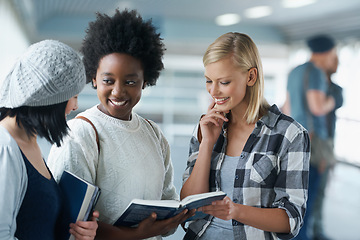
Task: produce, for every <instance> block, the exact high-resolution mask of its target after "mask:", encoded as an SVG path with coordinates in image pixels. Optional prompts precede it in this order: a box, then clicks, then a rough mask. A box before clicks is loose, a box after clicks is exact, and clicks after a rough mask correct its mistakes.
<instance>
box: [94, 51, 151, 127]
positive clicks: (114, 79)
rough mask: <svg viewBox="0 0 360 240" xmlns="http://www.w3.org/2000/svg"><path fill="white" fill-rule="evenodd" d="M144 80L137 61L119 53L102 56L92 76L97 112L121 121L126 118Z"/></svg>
mask: <svg viewBox="0 0 360 240" xmlns="http://www.w3.org/2000/svg"><path fill="white" fill-rule="evenodd" d="M144 83H145V82H144V71H143V67H142V65H141V62H140V61H139V60H137V59H136V58H134V57H132V56H130V55H127V54H123V53H112V54H109V55H106V56H104V57H103V58H102V59H101V60H100V63H99V67H98V69H97V72H96V78H95V79H93V85H94V87H96V89H97V95H98V98H99V100H100V105H99V109H100V111H102V112H103V113H105V114H107V115H109V116H112V117H115V118H118V119H121V120H130V119H131V113H132V109H133V107H134V106H135V105H136V104H137V103H138V102H139V100H140V98H141V92H142V89H143V88H144V86H145V84H144Z"/></svg>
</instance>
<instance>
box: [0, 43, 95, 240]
mask: <svg viewBox="0 0 360 240" xmlns="http://www.w3.org/2000/svg"><path fill="white" fill-rule="evenodd" d="M84 85H85V70H84V66H83V64H82V62H81V59H80V57H79V56H78V54H77V53H76V52H75V51H74V50H73V49H72V48H70V47H69V46H67V45H65V44H63V43H60V42H58V41H54V40H44V41H41V42H38V43H36V44H33V45H31V46H30V47H29V48H28V49H27V51H26V52H25V53H24V55H22V56H21V58H20V59H19V60H18V61H17V62H16V64H15V65H14V67H13V69H12V70H11V72H10V73H9V74H8V76H7V77H6V79H5V80H4V81H3V83H2V86H1V87H0V216H1V217H0V239H37V240H38V239H66V238H69V231H70V233H71V234H73V235H74V237H75V238H76V239H94V236H95V234H96V230H97V226H98V225H97V222H96V220H95V219H96V218H97V217H98V216H99V213H98V212H95V213H94V214H93V219H92V221H85V222H83V221H79V222H77V223H75V224H70V230H69V226H64V225H63V224H61V222H62V221H61V220H62V219H61V218H62V216H61V213H62V212H63V211H62V209H61V207H62V197H61V192H60V190H59V187H58V185H57V184H56V182H55V180H54V178H53V176H52V174H51V172H50V171H49V169H48V168H47V165H46V163H45V161H44V158H43V155H42V153H41V150H40V148H39V145H38V143H37V136H40V137H44V138H45V139H47V140H48V141H49V142H50V143H53V144H56V145H58V146H60V144H61V141H62V139H63V137H64V136H65V135H66V134H67V129H68V126H67V124H66V114H68V113H70V112H71V110H75V109H76V108H77V99H76V96H77V94H79V92H80V91H81V90H82V89H83V87H84ZM69 99H70V100H69Z"/></svg>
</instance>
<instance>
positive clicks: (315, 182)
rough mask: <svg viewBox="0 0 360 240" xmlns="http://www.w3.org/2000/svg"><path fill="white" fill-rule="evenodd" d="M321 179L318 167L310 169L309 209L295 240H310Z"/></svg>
mask: <svg viewBox="0 0 360 240" xmlns="http://www.w3.org/2000/svg"><path fill="white" fill-rule="evenodd" d="M320 179H321V174H320V173H319V171H318V169H317V167H314V166H311V165H310V168H309V190H308V200H307V207H306V212H305V217H304V225H303V227H302V228H301V229H300V232H299V234H298V235H297V236H296V237H295V238H293V239H297V240H310V239H311V238H310V237H309V233H308V231H309V229H312V228H311V226H309V225H310V224H309V222H310V219H311V216H312V212H313V207H314V203H315V199H316V196H317V193H318V190H319V183H320Z"/></svg>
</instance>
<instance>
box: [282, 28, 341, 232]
mask: <svg viewBox="0 0 360 240" xmlns="http://www.w3.org/2000/svg"><path fill="white" fill-rule="evenodd" d="M307 45H308V46H309V48H310V50H311V52H312V54H311V58H310V60H309V61H307V62H306V63H304V64H301V65H299V66H297V67H296V68H294V69H293V70H292V71H291V72H290V74H289V77H288V84H287V96H286V101H285V104H284V106H283V112H284V113H286V114H289V115H291V116H292V117H293V118H294V119H295V120H296V121H298V122H299V123H300V124H302V125H303V126H304V127H305V128H306V129H307V130H308V131H309V134H310V137H311V145H312V146H311V152H312V153H311V159H310V169H309V188H308V201H307V212H306V214H305V218H304V225H303V227H302V229H301V230H300V233H299V235H298V236H297V237H296V238H295V239H311V238H310V237H309V234H308V232H309V230H310V226H309V220H310V219H311V217H312V215H313V210H314V207H313V206H314V203H315V199H316V198H317V195H318V191H319V186H320V185H319V184H320V181H321V178H322V175H323V173H324V172H325V169H327V168H328V167H329V166H330V165H333V163H334V157H333V147H331V146H330V145H329V144H327V141H328V139H329V137H330V134H329V129H328V127H327V126H328V125H327V115H328V114H329V113H331V112H332V111H334V110H335V106H336V105H337V104H336V101H335V98H334V97H333V96H331V95H328V93H329V84H328V78H327V76H326V73H327V72H331V71H333V69H334V66H337V62H338V57H337V52H336V47H335V41H334V40H333V39H332V38H331V37H329V36H326V35H319V36H314V37H312V38H310V39H308V40H307ZM335 69H336V68H335ZM335 71H336V70H335ZM325 143H326V144H325ZM320 145H321V146H320ZM323 145H325V146H323Z"/></svg>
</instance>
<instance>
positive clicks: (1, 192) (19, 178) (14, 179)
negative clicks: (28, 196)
mask: <svg viewBox="0 0 360 240" xmlns="http://www.w3.org/2000/svg"><path fill="white" fill-rule="evenodd" d="M14 145H15V146H11V145H5V144H1V145H0V216H1V217H0V239H4V240H5V239H6V240H7V239H17V238H15V236H14V235H15V231H16V217H17V214H18V212H19V209H20V206H21V203H22V201H23V199H24V196H25V193H26V188H27V174H26V167H25V164H23V162H21V161H22V156H21V152H20V151H19V148H18V146H17V145H16V144H14Z"/></svg>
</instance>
